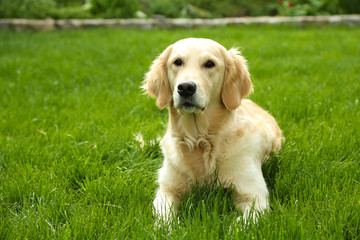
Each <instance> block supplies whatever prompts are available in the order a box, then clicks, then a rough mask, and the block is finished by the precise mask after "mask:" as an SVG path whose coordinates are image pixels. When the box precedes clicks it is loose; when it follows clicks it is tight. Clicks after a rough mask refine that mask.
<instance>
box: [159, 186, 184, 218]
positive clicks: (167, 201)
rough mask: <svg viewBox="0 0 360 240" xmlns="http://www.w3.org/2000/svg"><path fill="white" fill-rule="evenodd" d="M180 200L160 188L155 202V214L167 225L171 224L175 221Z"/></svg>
mask: <svg viewBox="0 0 360 240" xmlns="http://www.w3.org/2000/svg"><path fill="white" fill-rule="evenodd" d="M178 202H179V199H178V197H177V196H176V195H175V194H173V193H172V192H170V191H164V190H163V189H161V188H160V190H159V191H158V192H157V194H156V197H155V200H154V203H153V204H154V214H155V215H156V217H157V218H158V219H157V220H160V221H161V220H162V221H164V222H165V223H170V222H171V221H172V219H173V217H174V216H173V215H174V213H175V211H176V210H177V205H178Z"/></svg>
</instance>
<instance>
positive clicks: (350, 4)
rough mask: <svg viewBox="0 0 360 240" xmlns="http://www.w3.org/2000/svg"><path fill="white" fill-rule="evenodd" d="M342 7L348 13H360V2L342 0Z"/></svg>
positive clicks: (357, 0) (356, 0)
mask: <svg viewBox="0 0 360 240" xmlns="http://www.w3.org/2000/svg"><path fill="white" fill-rule="evenodd" d="M340 6H341V7H342V8H343V9H344V11H345V12H346V13H351V14H354V13H360V1H359V0H340Z"/></svg>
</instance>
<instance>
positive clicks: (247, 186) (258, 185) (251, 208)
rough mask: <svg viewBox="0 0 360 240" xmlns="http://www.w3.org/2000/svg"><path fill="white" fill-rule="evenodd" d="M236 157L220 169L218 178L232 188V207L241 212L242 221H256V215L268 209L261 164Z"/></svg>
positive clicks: (267, 193) (246, 158) (267, 194)
mask: <svg viewBox="0 0 360 240" xmlns="http://www.w3.org/2000/svg"><path fill="white" fill-rule="evenodd" d="M238 157H239V156H237V157H235V158H234V159H230V161H228V162H230V164H224V165H223V166H222V167H220V171H219V177H220V178H221V179H222V182H224V183H226V184H230V185H233V186H234V195H233V200H234V205H235V206H236V207H237V208H238V209H240V210H241V211H242V212H243V218H244V220H247V219H249V218H250V219H252V220H253V221H256V217H257V215H258V214H259V213H261V212H263V211H265V210H266V209H268V208H269V202H268V196H269V192H268V189H267V187H266V183H265V179H264V177H263V175H262V171H261V164H260V163H259V162H258V163H256V161H254V160H253V159H254V158H251V157H249V156H248V157H243V158H240V159H241V160H239V158H238ZM234 163H236V164H234ZM239 163H240V164H239ZM234 165H236V167H234ZM250 219H249V220H250Z"/></svg>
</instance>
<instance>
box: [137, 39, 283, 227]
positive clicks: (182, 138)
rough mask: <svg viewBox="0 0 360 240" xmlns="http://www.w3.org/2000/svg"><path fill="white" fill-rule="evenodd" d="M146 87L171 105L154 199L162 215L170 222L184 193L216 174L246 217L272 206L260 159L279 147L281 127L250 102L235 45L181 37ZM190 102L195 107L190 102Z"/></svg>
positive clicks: (243, 62) (162, 58)
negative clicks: (189, 88)
mask: <svg viewBox="0 0 360 240" xmlns="http://www.w3.org/2000/svg"><path fill="white" fill-rule="evenodd" d="M176 61H178V62H176ZM179 61H180V62H179ZM209 61H210V63H209ZM180 63H181V64H180ZM211 63H214V65H212V64H211ZM206 64H208V65H206ZM189 81H191V82H192V83H193V84H195V85H196V92H195V93H194V94H193V95H192V96H190V97H187V98H185V97H184V96H181V94H180V93H179V90H178V89H179V86H180V85H181V84H183V83H184V82H189ZM143 89H144V90H145V91H146V92H147V93H148V94H149V95H151V96H153V97H155V98H156V104H157V106H158V107H159V108H161V109H162V108H165V107H166V106H168V109H169V124H168V129H167V132H166V134H165V136H164V137H163V139H162V140H161V147H162V150H163V154H164V157H165V158H164V163H163V166H162V168H161V169H160V171H159V179H158V181H159V190H158V193H157V195H156V198H155V200H154V210H155V214H156V215H157V216H158V217H160V218H162V219H164V220H171V214H172V211H171V210H172V209H174V210H176V208H177V205H178V202H179V201H180V199H181V196H182V194H183V193H184V192H186V191H190V190H191V187H192V186H193V184H194V183H195V182H200V183H202V182H207V181H209V180H210V179H212V178H213V177H214V174H215V171H217V174H218V178H219V180H220V181H221V183H222V184H223V185H224V186H230V185H232V186H234V188H235V190H234V201H235V205H236V206H237V207H239V208H240V209H241V210H242V211H243V212H244V217H245V218H247V217H248V216H249V213H250V209H251V207H252V206H253V207H254V209H255V210H257V211H263V210H265V209H267V208H268V207H269V204H268V190H267V187H266V183H265V181H264V178H263V175H262V172H261V164H262V163H263V162H264V161H265V160H266V159H267V158H268V156H269V154H270V153H272V152H276V151H278V150H279V149H280V146H281V140H282V135H281V130H280V128H279V126H278V125H277V123H276V121H275V119H274V118H273V117H272V116H271V115H270V114H269V113H267V112H266V111H265V110H263V109H262V108H260V107H259V106H257V105H256V104H255V103H253V102H252V101H250V100H245V99H244V98H246V97H247V96H248V95H249V94H250V93H251V92H252V90H253V87H252V83H251V80H250V74H249V72H248V69H247V66H246V60H245V59H244V58H243V57H242V56H241V55H240V54H239V52H238V51H237V50H236V49H230V50H226V49H225V48H224V47H223V46H221V45H220V44H218V43H217V42H215V41H212V40H209V39H195V38H189V39H183V40H180V41H178V42H176V43H174V44H173V45H171V46H169V47H168V48H166V49H165V50H164V52H163V53H162V54H161V55H160V56H159V57H158V58H157V59H156V60H155V61H154V62H153V64H152V66H151V69H150V71H149V72H148V73H147V74H146V76H145V80H144V82H143ZM189 99H190V100H191V101H190V100H189ZM188 100H189V101H190V102H191V104H190V105H184V104H183V103H184V101H185V102H189V101H188Z"/></svg>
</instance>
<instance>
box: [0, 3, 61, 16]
mask: <svg viewBox="0 0 360 240" xmlns="http://www.w3.org/2000/svg"><path fill="white" fill-rule="evenodd" d="M55 6H56V4H55V1H54V0H0V18H46V17H48V16H49V15H48V12H49V10H52V9H54V8H55Z"/></svg>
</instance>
